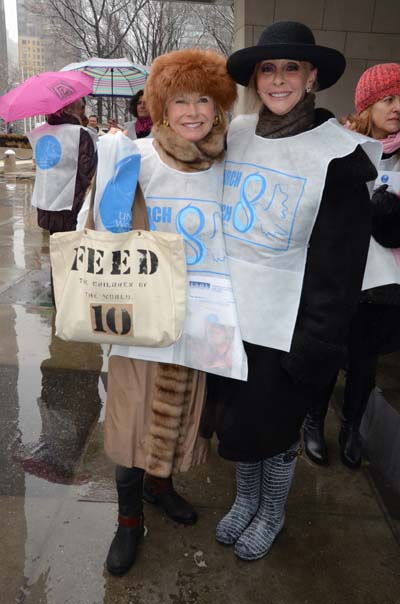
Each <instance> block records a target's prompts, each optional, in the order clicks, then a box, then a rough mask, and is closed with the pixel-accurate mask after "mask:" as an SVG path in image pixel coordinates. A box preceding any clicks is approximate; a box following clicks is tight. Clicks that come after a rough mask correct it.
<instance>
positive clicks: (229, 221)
mask: <svg viewBox="0 0 400 604" xmlns="http://www.w3.org/2000/svg"><path fill="white" fill-rule="evenodd" d="M306 182H307V179H306V178H304V177H302V176H295V175H292V174H287V173H285V172H281V171H278V170H273V169H271V168H266V167H264V166H259V165H256V164H250V163H238V162H234V161H226V163H225V173H224V204H223V207H222V215H223V220H224V233H225V236H226V237H232V238H234V239H239V240H241V241H244V242H246V243H248V244H250V245H255V246H260V247H263V248H266V249H269V250H272V251H287V250H288V249H289V248H290V244H291V240H292V234H293V230H294V227H295V222H296V215H297V210H298V208H299V205H300V203H301V199H302V197H303V193H304V188H305V185H306Z"/></svg>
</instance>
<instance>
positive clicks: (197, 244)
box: [175, 205, 206, 266]
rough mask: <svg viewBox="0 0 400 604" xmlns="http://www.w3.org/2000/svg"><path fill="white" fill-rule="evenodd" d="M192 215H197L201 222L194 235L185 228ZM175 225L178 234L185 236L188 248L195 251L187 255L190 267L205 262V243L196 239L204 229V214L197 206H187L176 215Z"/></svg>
mask: <svg viewBox="0 0 400 604" xmlns="http://www.w3.org/2000/svg"><path fill="white" fill-rule="evenodd" d="M191 214H195V215H196V216H197V217H198V220H199V224H198V227H197V228H196V230H195V231H193V233H189V232H188V231H187V230H186V226H185V220H186V219H187V217H188V216H190V215H191ZM175 223H176V230H177V232H178V233H180V234H181V235H183V238H184V239H185V242H186V244H187V246H188V247H189V248H190V249H191V250H192V251H193V254H191V255H188V254H187V255H186V262H187V263H188V265H189V266H193V265H194V264H198V263H199V262H201V261H202V260H203V258H204V256H205V254H206V248H205V246H204V244H203V242H202V241H201V240H200V239H198V238H197V237H196V235H199V234H200V233H201V231H202V230H203V229H204V224H205V219H204V214H203V212H202V211H201V210H200V209H199V208H196V207H195V206H190V205H189V206H186V208H182V210H180V211H179V212H178V214H177V215H176V221H175Z"/></svg>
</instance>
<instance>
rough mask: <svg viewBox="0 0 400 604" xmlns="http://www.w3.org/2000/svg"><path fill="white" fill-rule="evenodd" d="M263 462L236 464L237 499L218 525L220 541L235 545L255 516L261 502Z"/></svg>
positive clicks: (217, 535)
mask: <svg viewBox="0 0 400 604" xmlns="http://www.w3.org/2000/svg"><path fill="white" fill-rule="evenodd" d="M262 463H263V462H262V461H258V462H256V463H241V462H240V463H237V464H236V499H235V503H234V504H233V506H232V508H231V510H230V511H229V512H228V513H227V514H226V516H224V517H223V518H222V520H220V522H219V523H218V525H217V530H216V535H215V536H216V538H217V541H219V543H224V544H225V545H233V544H234V543H235V542H236V541H237V539H238V538H239V537H240V535H241V534H242V533H243V531H244V530H245V529H246V527H247V526H248V525H249V524H250V522H251V521H252V519H253V518H254V516H255V514H256V512H257V510H258V506H259V504H260V487H261V471H262Z"/></svg>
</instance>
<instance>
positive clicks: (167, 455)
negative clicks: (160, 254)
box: [146, 115, 227, 478]
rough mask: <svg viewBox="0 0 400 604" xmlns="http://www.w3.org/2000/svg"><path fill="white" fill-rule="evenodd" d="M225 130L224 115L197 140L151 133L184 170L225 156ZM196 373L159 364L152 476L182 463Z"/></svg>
mask: <svg viewBox="0 0 400 604" xmlns="http://www.w3.org/2000/svg"><path fill="white" fill-rule="evenodd" d="M226 130H227V122H226V118H225V115H223V116H222V117H221V118H220V123H219V124H217V125H216V126H213V128H212V130H211V132H210V133H209V134H208V135H207V136H206V137H205V138H204V139H203V140H201V141H199V142H198V143H192V142H190V141H186V140H185V139H183V138H182V137H181V136H178V135H177V134H176V133H175V132H174V131H173V130H171V128H169V127H168V126H166V125H164V124H155V125H154V126H153V130H152V132H153V136H154V139H155V147H156V150H157V152H158V153H159V155H160V157H161V159H162V160H163V161H164V162H165V163H166V164H167V165H169V166H171V167H172V168H175V169H177V170H181V171H183V172H198V171H201V170H207V169H209V168H210V167H211V166H212V164H213V163H214V161H221V160H222V159H223V157H224V154H225V133H226ZM194 374H195V370H194V369H189V368H188V367H183V366H180V365H173V364H168V363H158V367H157V375H156V379H155V385H154V395H153V399H152V403H151V411H152V417H151V425H150V434H149V440H148V452H147V460H146V472H148V473H149V474H151V475H152V476H157V477H159V478H168V477H169V476H171V474H172V472H173V470H174V468H175V467H179V465H180V460H181V459H182V457H183V453H184V452H183V451H182V443H183V442H184V436H185V430H186V428H187V424H186V422H187V420H188V409H189V403H190V399H191V395H192V388H193V376H194Z"/></svg>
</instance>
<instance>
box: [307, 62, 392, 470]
mask: <svg viewBox="0 0 400 604" xmlns="http://www.w3.org/2000/svg"><path fill="white" fill-rule="evenodd" d="M355 105H356V110H357V113H356V114H355V115H350V116H349V117H348V118H347V119H346V120H345V125H347V126H348V127H349V128H351V129H352V130H354V131H356V132H360V133H361V134H365V135H367V136H371V137H372V138H375V139H377V140H379V141H380V142H381V143H382V145H383V155H382V160H381V162H380V164H379V178H378V179H377V181H376V183H375V185H376V187H377V188H376V189H375V191H374V194H373V195H372V239H371V244H370V251H369V255H368V261H367V266H366V271H365V276H364V283H363V290H364V291H363V292H362V295H361V299H360V303H359V305H358V309H357V314H356V315H355V317H354V319H353V321H352V324H351V330H350V339H349V345H348V348H349V350H348V358H347V362H346V386H345V390H344V402H343V409H342V415H343V417H342V425H341V430H340V433H339V445H340V453H341V459H342V462H343V463H344V464H345V465H346V466H347V467H349V468H352V469H356V468H358V467H360V465H361V459H362V447H361V438H360V432H359V428H360V424H361V420H362V417H363V415H364V412H365V409H366V407H367V403H368V399H369V395H370V393H371V391H372V389H373V388H374V386H375V377H376V368H377V362H378V355H379V354H386V353H389V352H394V351H396V350H398V349H399V347H400V286H399V284H400V250H399V249H393V248H400V200H399V194H400V174H399V173H400V65H399V64H398V63H385V64H381V65H374V66H373V67H370V68H369V69H367V70H366V71H365V72H364V73H363V74H362V76H361V78H360V80H359V81H358V84H357V87H356V94H355ZM396 179H397V180H396ZM335 382H336V376H335V377H334V379H333V381H332V383H331V384H330V385H329V387H328V388H327V390H326V391H325V392H323V393H321V394H320V396H319V397H318V398H317V399H316V401H315V403H314V404H313V405H312V408H311V409H310V412H309V413H308V415H307V418H306V422H305V424H304V445H305V450H306V453H307V455H308V457H309V458H310V459H311V460H312V461H314V462H315V463H318V464H321V465H327V464H328V463H329V457H328V450H327V446H326V442H325V438H324V422H325V416H326V412H327V410H328V405H329V400H330V397H331V395H332V390H333V388H334V386H335Z"/></svg>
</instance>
